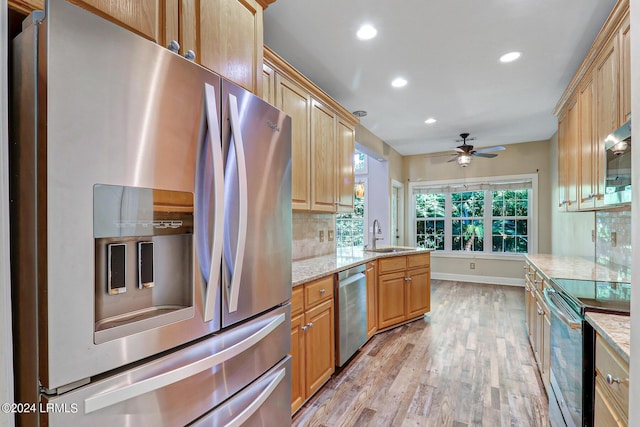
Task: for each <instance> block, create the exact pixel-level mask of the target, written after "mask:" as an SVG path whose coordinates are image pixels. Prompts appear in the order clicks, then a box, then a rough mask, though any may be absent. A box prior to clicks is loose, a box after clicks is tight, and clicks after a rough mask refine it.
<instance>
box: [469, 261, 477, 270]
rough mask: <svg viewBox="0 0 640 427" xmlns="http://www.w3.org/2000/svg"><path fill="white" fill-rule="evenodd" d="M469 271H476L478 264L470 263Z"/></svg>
mask: <svg viewBox="0 0 640 427" xmlns="http://www.w3.org/2000/svg"><path fill="white" fill-rule="evenodd" d="M469 269H470V270H475V269H476V263H475V262H470V263H469Z"/></svg>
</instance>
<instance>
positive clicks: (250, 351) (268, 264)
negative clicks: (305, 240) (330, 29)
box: [10, 0, 291, 427]
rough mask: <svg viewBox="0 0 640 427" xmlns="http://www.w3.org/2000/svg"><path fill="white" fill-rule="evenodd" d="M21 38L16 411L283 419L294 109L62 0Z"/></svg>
mask: <svg viewBox="0 0 640 427" xmlns="http://www.w3.org/2000/svg"><path fill="white" fill-rule="evenodd" d="M13 51H14V56H13V60H12V61H13V84H12V104H13V108H12V116H11V119H10V120H11V123H12V130H11V141H12V147H11V232H12V235H11V255H12V302H13V312H14V314H15V316H14V322H13V327H14V337H15V339H14V353H15V365H16V367H15V376H16V381H17V383H18V384H17V387H16V402H21V403H22V404H23V405H24V406H22V407H21V412H24V413H22V414H20V415H19V416H18V421H19V425H38V424H41V425H49V426H70V425H73V426H91V427H96V426H102V425H108V426H117V425H136V426H138V425H140V426H142V425H149V426H150V425H153V426H163V425H166V426H175V425H188V424H192V423H193V424H195V425H215V426H218V425H248V426H252V425H259V426H263V425H264V426H267V425H268V426H275V425H288V424H290V420H291V417H290V408H291V391H290V390H291V385H290V383H291V379H290V375H291V374H290V369H291V368H290V357H289V356H288V355H287V353H288V351H289V342H290V304H289V299H290V296H291V119H290V118H289V117H288V116H286V115H285V114H284V113H282V112H280V111H279V110H277V109H276V108H274V107H272V106H270V105H269V104H267V103H265V102H264V101H262V100H261V99H259V98H258V97H256V96H254V95H252V94H251V93H249V92H247V91H245V90H244V89H242V88H240V87H238V86H236V85H234V84H232V83H230V82H228V81H225V80H224V79H222V78H220V77H219V76H217V75H216V74H214V73H212V72H211V71H209V70H207V69H205V68H203V67H200V66H199V65H197V64H195V63H193V62H190V61H188V60H187V59H185V58H183V57H181V56H179V55H178V54H175V53H173V52H170V51H169V50H167V49H164V48H163V47H161V46H158V45H156V44H154V43H152V42H150V41H148V40H146V39H143V38H141V37H139V36H137V35H135V34H133V33H131V32H129V31H127V30H125V29H123V28H120V27H118V26H116V25H114V24H112V23H110V22H108V21H106V20H103V19H101V18H99V17H97V16H96V15H93V14H91V13H89V12H87V11H85V10H83V9H81V8H79V7H77V6H75V5H72V4H70V3H68V2H65V1H63V0H51V1H49V2H47V4H46V10H45V12H44V13H41V12H40V13H38V12H36V13H34V14H32V15H31V16H30V17H29V18H28V19H27V21H25V24H24V25H23V31H22V33H21V34H20V35H19V36H18V37H17V38H16V39H15V40H14V41H13Z"/></svg>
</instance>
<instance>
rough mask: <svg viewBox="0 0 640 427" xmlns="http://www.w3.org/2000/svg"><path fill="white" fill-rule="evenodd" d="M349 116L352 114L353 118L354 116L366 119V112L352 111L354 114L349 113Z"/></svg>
mask: <svg viewBox="0 0 640 427" xmlns="http://www.w3.org/2000/svg"><path fill="white" fill-rule="evenodd" d="M351 114H353V115H354V116H356V117H366V115H367V112H366V111H364V110H356V111H354V112H353V113H351Z"/></svg>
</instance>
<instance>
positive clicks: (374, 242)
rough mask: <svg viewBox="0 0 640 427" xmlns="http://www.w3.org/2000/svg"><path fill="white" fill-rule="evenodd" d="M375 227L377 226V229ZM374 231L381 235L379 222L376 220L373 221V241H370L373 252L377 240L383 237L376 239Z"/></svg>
mask: <svg viewBox="0 0 640 427" xmlns="http://www.w3.org/2000/svg"><path fill="white" fill-rule="evenodd" d="M376 225H377V226H378V227H377V228H376ZM376 231H377V233H378V234H382V229H381V228H380V221H378V220H377V219H374V220H373V239H372V241H373V243H372V245H371V246H372V249H373V250H375V249H376V242H377V241H378V240H382V239H383V237H376Z"/></svg>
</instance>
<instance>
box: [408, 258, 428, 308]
mask: <svg viewBox="0 0 640 427" xmlns="http://www.w3.org/2000/svg"><path fill="white" fill-rule="evenodd" d="M430 276H431V274H430V271H429V269H428V268H418V269H415V270H409V271H407V277H406V282H407V285H406V286H407V305H406V306H407V316H406V317H407V319H411V318H413V317H417V316H420V315H422V314H424V313H427V312H428V311H429V310H431V279H430Z"/></svg>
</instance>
